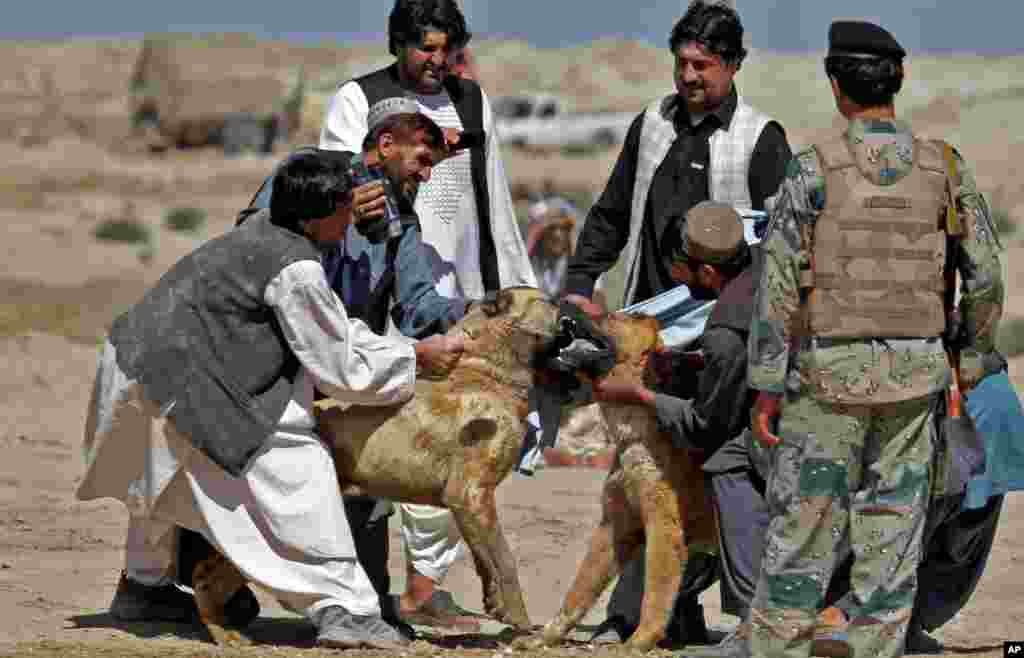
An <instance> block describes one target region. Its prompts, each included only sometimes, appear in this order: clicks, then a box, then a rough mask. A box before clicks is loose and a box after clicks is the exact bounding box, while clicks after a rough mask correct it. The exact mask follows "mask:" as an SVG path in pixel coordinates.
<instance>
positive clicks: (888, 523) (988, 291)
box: [748, 21, 1005, 658]
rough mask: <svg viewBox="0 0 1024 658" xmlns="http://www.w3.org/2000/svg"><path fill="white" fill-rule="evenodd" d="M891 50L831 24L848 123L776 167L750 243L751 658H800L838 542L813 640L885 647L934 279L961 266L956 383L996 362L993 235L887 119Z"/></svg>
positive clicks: (910, 512) (979, 212)
mask: <svg viewBox="0 0 1024 658" xmlns="http://www.w3.org/2000/svg"><path fill="white" fill-rule="evenodd" d="M905 54H906V53H905V51H904V50H903V48H902V47H901V46H900V44H899V43H898V42H897V41H896V39H895V38H894V37H893V36H892V34H890V33H889V32H887V31H886V30H884V29H883V28H881V27H879V26H877V25H874V24H871V23H866V22H860V21H837V22H835V23H833V24H832V27H831V29H830V30H829V51H828V55H827V57H826V59H825V71H826V73H827V74H828V76H829V80H830V82H831V85H832V92H833V94H834V96H835V100H836V106H837V108H838V110H839V112H840V114H842V115H843V117H845V118H846V119H847V120H848V121H849V123H848V125H847V126H846V129H845V130H844V131H843V132H842V133H837V134H835V135H834V136H832V137H831V138H829V139H826V140H823V141H821V142H819V143H817V144H815V145H814V146H812V147H810V148H808V149H807V150H805V151H802V152H801V153H799V154H797V156H796V157H795V158H794V159H793V161H792V162H791V163H790V167H789V170H788V171H787V174H786V180H785V181H784V183H783V186H782V190H781V192H780V194H779V198H778V202H777V204H776V205H775V212H774V213H773V217H772V220H771V225H770V227H769V229H768V235H767V238H766V240H765V265H764V270H763V273H762V276H761V281H760V284H759V289H758V295H757V301H756V303H755V308H754V320H753V323H752V324H751V335H750V343H749V345H750V364H749V379H750V385H751V387H752V388H754V389H756V390H757V391H758V393H757V399H756V401H755V403H754V410H753V411H752V413H751V417H752V428H753V433H754V435H755V437H756V439H757V440H756V441H755V442H754V444H753V447H752V450H754V451H755V453H760V454H763V455H764V457H765V458H764V459H763V460H762V459H760V458H756V459H755V461H758V462H762V463H763V462H765V461H769V460H770V462H771V463H772V464H773V466H774V467H773V470H772V473H771V477H770V482H769V484H768V489H767V492H766V498H767V501H768V505H769V510H770V513H771V517H772V518H771V522H770V524H769V527H768V532H767V536H766V539H765V549H764V553H763V558H762V562H761V577H760V580H759V582H758V586H757V594H756V595H755V599H754V604H753V606H752V609H751V641H750V644H749V647H748V649H749V653H748V655H750V656H756V657H757V658H767V657H773V658H783V657H785V658H797V657H806V656H808V655H809V653H810V651H811V644H812V641H813V639H814V635H815V633H814V628H815V625H816V616H817V613H818V612H819V611H820V610H821V609H822V607H823V605H824V602H825V592H826V588H827V587H828V586H829V582H830V579H831V576H832V572H833V569H834V568H835V567H836V566H837V565H838V564H840V563H842V561H843V560H844V559H845V558H846V557H847V556H848V555H850V554H851V553H852V555H853V566H852V569H851V573H850V596H849V599H848V602H847V604H846V607H845V611H838V614H840V615H843V616H844V617H847V618H845V619H843V623H841V624H832V626H833V628H832V631H833V637H832V638H831V639H832V640H833V644H839V645H841V644H845V645H847V646H846V647H845V651H844V653H845V654H846V655H853V656H879V657H882V658H887V657H892V656H901V655H903V652H904V639H905V636H906V634H907V627H908V624H909V622H910V620H911V618H912V607H913V604H914V599H915V593H916V591H917V589H918V586H917V574H918V563H919V561H920V559H921V555H922V546H921V538H922V533H923V531H924V527H925V519H926V513H927V510H928V503H929V499H930V493H931V488H930V486H929V485H930V482H929V479H930V473H931V472H932V471H933V464H932V455H933V450H932V433H933V430H932V424H933V422H934V415H935V409H936V405H937V402H938V397H939V395H940V394H941V393H942V391H944V389H945V388H946V387H947V385H948V383H949V379H950V364H949V363H948V361H947V356H946V353H945V350H944V345H943V338H942V337H943V335H944V334H945V333H946V332H947V319H946V314H945V312H944V311H945V306H946V304H945V300H944V297H945V295H946V294H947V292H950V293H951V292H953V291H952V290H950V287H949V286H948V284H947V282H946V279H945V275H947V274H952V275H953V276H956V273H959V276H960V279H961V288H960V292H961V297H962V302H961V305H960V310H961V312H962V313H963V322H964V327H965V337H964V341H963V349H962V351H961V357H962V360H963V362H962V371H961V374H962V383H963V385H964V388H965V389H967V388H970V387H972V386H973V385H974V383H975V382H976V381H977V380H978V379H979V377H980V376H981V374H982V373H983V371H984V367H985V363H987V362H994V361H996V360H997V359H998V356H997V355H996V354H995V351H994V350H995V336H996V330H997V328H998V324H999V319H1000V316H1001V314H1002V306H1003V298H1004V294H1005V290H1004V286H1003V280H1002V274H1001V268H1000V263H999V257H998V247H999V245H998V242H997V240H996V238H995V231H994V229H993V226H992V222H991V219H990V217H989V215H988V212H987V206H986V205H985V203H984V201H983V200H982V199H981V196H980V195H979V194H978V191H977V188H976V186H975V184H974V180H973V176H972V175H971V174H970V171H969V170H968V169H967V167H966V166H965V164H964V163H963V161H962V160H961V159H960V157H959V155H957V154H956V153H955V151H954V150H953V149H952V147H950V146H949V145H948V144H946V143H944V142H941V141H932V140H923V139H918V138H916V137H915V136H914V133H913V131H912V130H911V128H910V126H909V125H907V124H906V123H905V122H902V121H900V120H898V119H897V118H896V112H895V104H894V103H895V96H896V94H897V93H899V90H900V88H901V86H902V83H903V58H904V56H905ZM944 267H945V271H944ZM790 375H792V376H790ZM783 398H785V403H784V404H783V402H782V400H783ZM780 410H781V416H780ZM831 610H832V611H833V612H837V610H836V609H831ZM847 615H848V616H847Z"/></svg>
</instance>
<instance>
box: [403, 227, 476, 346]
mask: <svg viewBox="0 0 1024 658" xmlns="http://www.w3.org/2000/svg"><path fill="white" fill-rule="evenodd" d="M387 266H388V267H393V268H394V273H395V283H394V287H393V290H394V292H393V294H394V302H395V303H394V306H392V308H391V319H392V321H393V322H394V323H395V327H396V328H397V329H398V330H399V331H400V332H401V333H402V334H403V335H405V336H409V337H412V338H423V337H425V336H429V335H431V334H437V333H444V332H446V331H448V329H450V328H451V327H452V325H454V324H455V323H456V322H458V321H459V320H460V319H461V318H462V316H463V315H464V314H465V312H466V304H467V303H468V302H467V301H466V300H463V299H452V298H450V297H445V296H444V295H441V294H440V293H438V292H437V288H435V287H434V279H433V274H432V272H431V269H430V264H429V262H428V261H427V259H426V258H425V257H424V252H423V241H422V236H421V235H420V229H419V226H418V225H414V224H410V225H408V226H406V227H405V230H404V231H403V232H402V237H401V239H400V240H399V243H398V250H397V252H396V253H395V260H394V263H388V264H387Z"/></svg>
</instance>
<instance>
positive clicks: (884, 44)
mask: <svg viewBox="0 0 1024 658" xmlns="http://www.w3.org/2000/svg"><path fill="white" fill-rule="evenodd" d="M828 56H829V57H834V56H842V57H891V58H894V59H903V58H904V57H906V56H907V51H905V50H903V46H901V45H900V44H899V42H898V41H896V37H894V36H893V35H892V34H891V33H890V32H889V31H888V30H886V29H885V28H883V27H880V26H878V25H875V24H874V23H869V22H867V21H834V22H833V23H832V26H831V27H830V28H829V29H828Z"/></svg>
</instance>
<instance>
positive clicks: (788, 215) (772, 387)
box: [748, 149, 824, 395]
mask: <svg viewBox="0 0 1024 658" xmlns="http://www.w3.org/2000/svg"><path fill="white" fill-rule="evenodd" d="M820 172H821V167H820V164H819V162H818V157H817V155H816V154H815V152H814V150H813V149H808V150H805V151H802V152H801V153H799V154H797V155H796V156H795V157H794V158H793V159H792V160H791V161H790V163H789V165H788V166H787V168H786V178H785V180H784V181H783V183H782V190H781V192H780V193H779V199H778V201H777V203H776V205H775V210H774V211H773V213H772V216H771V220H770V222H769V225H768V230H767V233H766V236H765V240H764V243H763V244H764V247H763V253H764V268H763V270H762V271H761V280H760V282H759V284H758V287H757V292H756V294H755V296H754V317H753V320H752V322H751V327H750V339H749V342H748V349H749V371H748V373H749V374H748V380H749V383H750V387H751V388H753V389H756V390H758V391H763V392H766V393H771V394H774V395H782V394H783V393H784V392H785V381H786V368H787V366H788V363H789V348H790V340H791V338H792V331H793V327H794V324H795V323H796V321H797V318H798V314H799V311H800V268H801V266H802V265H805V264H804V263H802V261H804V260H806V258H807V256H808V253H809V251H808V250H809V249H810V245H805V244H804V233H805V230H806V228H807V227H812V226H813V225H814V222H815V221H816V220H817V216H818V212H819V210H820V208H821V206H820V205H818V204H822V203H824V179H823V178H822V176H821V173H820ZM802 228H803V229H805V230H801V229H802ZM806 265H807V266H809V263H807V264H806Z"/></svg>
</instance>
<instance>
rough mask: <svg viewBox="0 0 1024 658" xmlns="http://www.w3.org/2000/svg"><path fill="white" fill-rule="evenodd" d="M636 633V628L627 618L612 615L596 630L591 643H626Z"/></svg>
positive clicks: (591, 637)
mask: <svg viewBox="0 0 1024 658" xmlns="http://www.w3.org/2000/svg"><path fill="white" fill-rule="evenodd" d="M635 631H636V626H633V625H631V624H629V623H627V622H626V618H625V617H623V616H622V615H612V616H611V617H608V618H607V619H605V620H604V621H603V622H601V623H600V624H599V625H598V627H597V628H595V629H594V633H593V635H591V636H590V641H591V642H598V643H601V644H607V643H612V642H625V641H626V640H628V639H629V636H631V635H632V634H633V633H634V632H635Z"/></svg>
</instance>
